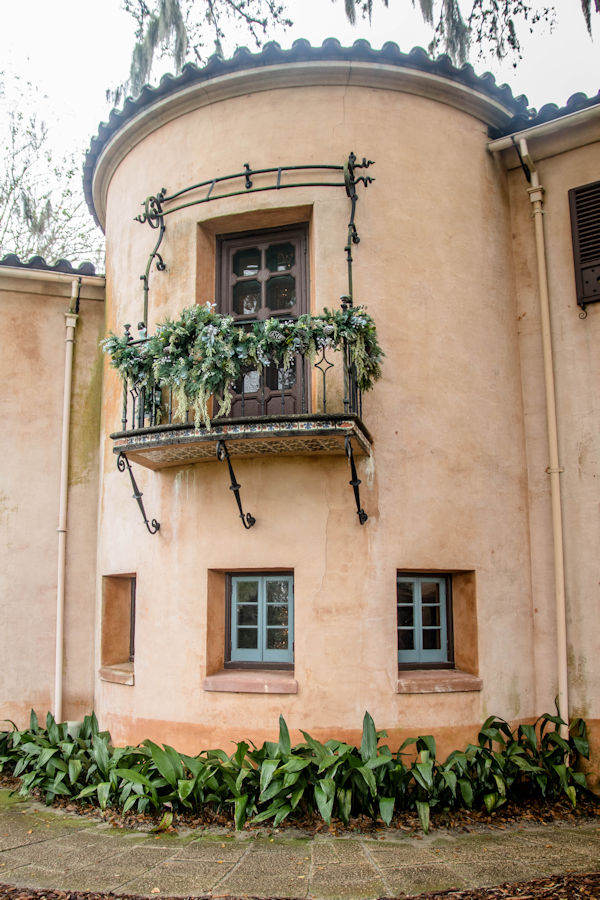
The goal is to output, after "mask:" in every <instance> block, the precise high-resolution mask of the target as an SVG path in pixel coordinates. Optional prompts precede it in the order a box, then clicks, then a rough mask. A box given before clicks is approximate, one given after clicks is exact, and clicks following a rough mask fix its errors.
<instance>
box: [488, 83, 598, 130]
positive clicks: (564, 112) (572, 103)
mask: <svg viewBox="0 0 600 900" xmlns="http://www.w3.org/2000/svg"><path fill="white" fill-rule="evenodd" d="M599 104H600V91H599V92H598V93H597V94H596V96H595V97H588V96H587V94H583V93H581V92H580V93H577V94H573V95H572V96H571V97H569V99H568V100H567V102H566V104H565V105H564V106H557V105H556V103H546V104H545V105H544V106H542V108H541V109H540V110H539V111H538V112H536V111H535V110H534V111H533V112H532V113H529V114H519V115H517V116H515V117H514V118H512V119H511V120H510V122H508V124H507V125H506V126H505V127H504V128H501V129H499V128H495V129H494V128H491V129H490V137H492V138H499V137H505V136H506V135H508V134H514V133H515V132H517V131H524V130H525V129H526V128H533V127H534V126H536V125H545V124H546V123H547V122H552V121H553V120H554V119H561V118H562V117H563V116H569V115H571V114H572V113H576V112H581V110H583V109H589V108H590V107H592V106H598V105H599Z"/></svg>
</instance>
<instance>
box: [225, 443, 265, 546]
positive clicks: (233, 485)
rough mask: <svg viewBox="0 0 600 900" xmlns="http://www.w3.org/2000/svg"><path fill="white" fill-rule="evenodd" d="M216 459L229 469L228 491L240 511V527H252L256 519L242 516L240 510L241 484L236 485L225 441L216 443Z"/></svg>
mask: <svg viewBox="0 0 600 900" xmlns="http://www.w3.org/2000/svg"><path fill="white" fill-rule="evenodd" d="M217 459H218V460H219V462H223V460H226V461H227V465H228V467H229V478H230V480H231V484H230V485H229V490H230V491H233V493H234V494H235V502H236V503H237V506H238V509H239V511H240V519H241V520H242V525H243V526H244V528H252V526H253V525H255V524H256V519H255V518H254V516H251V515H250V513H246V514H244V510H243V509H242V501H241V499H240V488H241V484H238V482H237V481H236V478H235V473H234V471H233V466H232V465H231V459H230V458H229V450H228V449H227V445H226V444H225V441H217Z"/></svg>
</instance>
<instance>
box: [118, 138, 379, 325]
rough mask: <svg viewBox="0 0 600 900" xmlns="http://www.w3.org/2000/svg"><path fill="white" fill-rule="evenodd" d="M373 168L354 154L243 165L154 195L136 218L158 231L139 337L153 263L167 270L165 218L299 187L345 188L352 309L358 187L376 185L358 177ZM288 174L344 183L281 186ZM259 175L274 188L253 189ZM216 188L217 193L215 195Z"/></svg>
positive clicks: (146, 273) (146, 280) (347, 298)
mask: <svg viewBox="0 0 600 900" xmlns="http://www.w3.org/2000/svg"><path fill="white" fill-rule="evenodd" d="M372 165H373V160H372V159H367V158H366V157H364V156H363V159H362V162H357V157H356V156H355V154H354V153H350V154H349V155H348V159H347V160H346V161H345V162H344V163H343V165H341V166H335V165H327V164H323V165H306V166H277V167H273V168H269V169H253V168H252V167H251V166H250V163H244V169H243V171H242V172H235V173H234V174H233V175H222V176H220V177H219V178H211V179H209V180H208V181H199V182H198V183H197V184H191V185H190V186H189V187H186V188H182V189H181V190H180V191H176V192H175V193H173V194H168V193H167V189H166V188H161V189H160V191H158V192H157V193H156V194H151V195H150V196H149V197H146V199H145V200H144V202H143V204H142V205H143V207H144V212H143V213H140V215H139V216H136V217H135V221H136V222H141V223H142V224H148V225H149V226H150V228H152V229H154V230H158V238H157V241H156V243H155V245H154V247H153V248H152V250H151V251H150V255H149V256H148V262H147V263H146V269H145V271H144V274H143V275H140V280H141V281H142V282H143V284H144V314H143V318H142V320H141V321H140V323H139V324H138V331H139V332H140V336H145V332H146V330H147V328H148V296H149V293H150V272H151V270H152V263H153V262H154V264H155V266H156V268H157V269H158V271H159V272H164V270H165V269H166V268H167V266H166V264H165V261H164V260H163V258H162V256H161V254H160V253H159V247H160V245H161V243H162V240H163V238H164V236H165V230H166V226H165V217H166V216H169V215H171V214H172V213H174V212H178V211H179V210H181V209H188V208H189V207H190V206H199V205H200V204H201V203H210V202H211V201H213V200H224V199H225V198H227V197H239V196H240V195H242V194H258V193H261V192H262V191H281V190H285V189H289V188H300V187H335V188H341V187H343V188H345V190H346V196H347V197H348V198H349V199H350V205H351V208H350V220H349V222H348V239H347V242H346V246H345V247H344V252H345V253H346V259H347V262H348V293H347V294H346V295H344V297H343V298H342V299H344V300H345V301H346V302H347V304H348V305H349V306H352V305H353V302H354V298H353V288H352V244H358V243H359V241H360V237H359V236H358V231H357V230H356V225H355V222H354V219H355V215H356V203H357V200H358V195H357V193H356V186H357V185H358V184H359V183H361V182H362V184H364V186H365V187H368V185H369V184H371V182H373V181H375V179H374V178H372V177H371V176H370V175H358V176H357V175H356V170H357V169H368V168H369V166H372ZM287 172H324V173H332V174H333V173H338V172H339V173H340V174H341V176H342V179H343V180H341V181H322V180H319V181H294V182H293V183H292V184H287V183H285V182H284V183H282V180H281V177H282V175H283V174H284V173H287ZM257 175H273V176H274V184H267V185H261V186H259V187H255V186H254V182H253V181H252V179H253V178H255V177H256V176H257ZM240 179H243V180H244V186H243V188H240V189H239V190H235V191H228V190H224V191H221V190H220V188H219V187H217V185H219V186H221V185H226V184H228V183H229V182H235V181H238V180H240ZM203 188H206V192H205V194H204V196H202V197H196V198H195V199H186V198H187V197H188V196H189V195H190V194H191V193H192V192H194V191H201V190H202V189H203ZM215 188H216V192H215Z"/></svg>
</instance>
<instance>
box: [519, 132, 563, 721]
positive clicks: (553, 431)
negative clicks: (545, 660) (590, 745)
mask: <svg viewBox="0 0 600 900" xmlns="http://www.w3.org/2000/svg"><path fill="white" fill-rule="evenodd" d="M519 148H520V151H521V156H522V158H523V161H524V162H525V163H526V165H527V167H528V168H529V171H530V173H531V187H529V188H528V189H527V193H528V194H529V200H530V202H531V204H532V215H533V223H534V229H535V248H536V258H537V272H538V286H539V298H540V318H541V326H542V352H543V359H544V388H545V393H546V420H547V428H548V456H549V461H550V464H549V466H548V468H547V469H546V472H547V473H548V475H549V476H550V500H551V504H552V538H553V543H554V601H555V615H556V658H557V676H558V710H559V714H560V716H561V718H562V719H564V720H565V722H566V723H567V725H565V726H562V727H561V729H560V733H561V735H562V737H564V738H566V737H568V722H569V676H568V660H567V616H566V600H565V566H564V555H563V526H562V505H561V499H560V474H561V472H563V471H564V469H563V468H562V467H561V465H560V463H559V458H558V425H557V414H556V393H555V387H554V362H553V356H552V333H551V330H550V301H549V294H548V272H547V266H546V242H545V238H544V221H543V216H544V208H543V195H544V188H543V187H542V185H541V184H540V179H539V174H538V171H537V169H536V166H535V163H534V161H533V159H532V158H531V156H530V155H529V150H528V147H527V141H526V140H525V139H524V138H522V139H521V140H520V141H519Z"/></svg>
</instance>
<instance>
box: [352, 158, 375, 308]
mask: <svg viewBox="0 0 600 900" xmlns="http://www.w3.org/2000/svg"><path fill="white" fill-rule="evenodd" d="M356 160H357V157H356V155H355V154H354V153H350V155H349V156H348V159H347V160H346V162H345V163H344V185H345V188H346V194H347V196H348V198H349V200H350V221H349V222H348V239H347V241H346V246H345V247H344V252H345V253H346V262H347V264H348V294H347V295H346V296H347V298H348V305H349V306H353V305H354V292H353V286H352V262H353V260H352V245H353V244H359V243H360V237H359V234H358V231H357V230H356V224H355V221H354V219H355V216H356V203H357V200H358V194H357V193H356V185H357V184H358V183H359V182H362V184H364V186H365V188H367V187H368V186H369V185H370V184H372V183H373V181H375V179H374V178H372V177H371V176H370V175H359V176H358V177H357V176H356V175H355V170H356V169H368V168H369V166H372V165H373V164H374V161H373V160H372V159H367V158H366V157H365V156H363V160H362V162H361V163H359V162H357V161H356Z"/></svg>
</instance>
